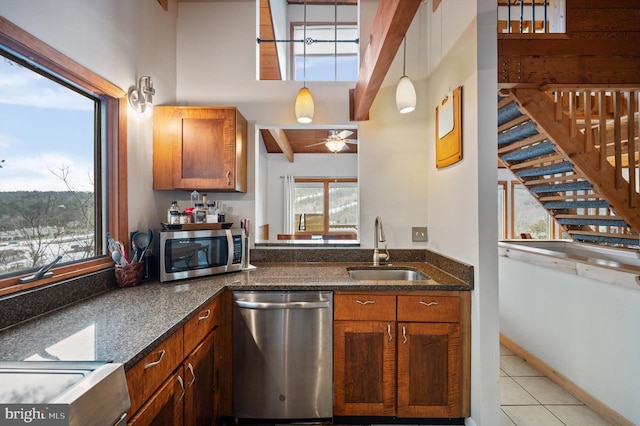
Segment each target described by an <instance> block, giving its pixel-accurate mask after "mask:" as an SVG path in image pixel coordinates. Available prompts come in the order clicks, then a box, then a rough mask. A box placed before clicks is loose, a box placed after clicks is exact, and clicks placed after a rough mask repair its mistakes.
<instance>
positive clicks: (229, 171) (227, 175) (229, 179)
mask: <svg viewBox="0 0 640 426" xmlns="http://www.w3.org/2000/svg"><path fill="white" fill-rule="evenodd" d="M226 177H227V186H231V170H227V174H226Z"/></svg>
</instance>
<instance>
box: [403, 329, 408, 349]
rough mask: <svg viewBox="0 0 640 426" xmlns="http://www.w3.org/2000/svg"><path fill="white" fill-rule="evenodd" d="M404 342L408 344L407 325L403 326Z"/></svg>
mask: <svg viewBox="0 0 640 426" xmlns="http://www.w3.org/2000/svg"><path fill="white" fill-rule="evenodd" d="M402 339H403V340H402V344H403V345H406V344H407V328H406V327H402Z"/></svg>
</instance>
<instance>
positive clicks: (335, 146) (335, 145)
mask: <svg viewBox="0 0 640 426" xmlns="http://www.w3.org/2000/svg"><path fill="white" fill-rule="evenodd" d="M325 145H326V146H327V148H329V150H330V151H331V152H338V151H342V150H343V149H344V146H345V145H346V143H345V142H344V141H343V140H341V139H337V140H330V141H327V142H326V143H325Z"/></svg>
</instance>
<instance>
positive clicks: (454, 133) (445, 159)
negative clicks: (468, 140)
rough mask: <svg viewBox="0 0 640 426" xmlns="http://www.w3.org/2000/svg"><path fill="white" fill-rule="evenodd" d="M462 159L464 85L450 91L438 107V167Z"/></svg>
mask: <svg viewBox="0 0 640 426" xmlns="http://www.w3.org/2000/svg"><path fill="white" fill-rule="evenodd" d="M460 160H462V86H459V87H457V88H455V89H454V90H453V91H451V92H449V93H448V94H447V96H445V97H444V98H443V99H442V101H440V102H439V103H438V106H437V107H436V167H437V168H438V169H440V168H442V167H447V166H450V165H452V164H455V163H457V162H458V161H460Z"/></svg>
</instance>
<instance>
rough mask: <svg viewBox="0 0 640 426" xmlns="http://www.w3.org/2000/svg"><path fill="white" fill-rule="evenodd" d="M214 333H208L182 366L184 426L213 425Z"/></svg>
mask: <svg viewBox="0 0 640 426" xmlns="http://www.w3.org/2000/svg"><path fill="white" fill-rule="evenodd" d="M215 333H216V331H212V332H211V333H209V335H208V336H207V337H206V338H205V339H204V340H203V341H202V343H200V344H199V345H198V347H197V348H196V349H194V351H193V352H192V353H191V354H190V355H189V356H188V357H187V359H186V360H185V361H184V364H183V365H182V367H183V371H184V375H185V377H184V380H185V384H184V387H185V396H184V424H185V425H213V424H214V423H215V420H216V416H217V414H218V413H217V412H216V408H217V407H215V405H214V395H215V392H216V389H215V386H214V372H213V366H214V363H215V350H214V335H215Z"/></svg>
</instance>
